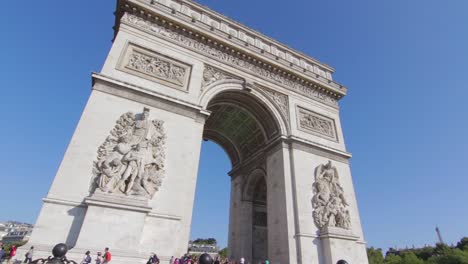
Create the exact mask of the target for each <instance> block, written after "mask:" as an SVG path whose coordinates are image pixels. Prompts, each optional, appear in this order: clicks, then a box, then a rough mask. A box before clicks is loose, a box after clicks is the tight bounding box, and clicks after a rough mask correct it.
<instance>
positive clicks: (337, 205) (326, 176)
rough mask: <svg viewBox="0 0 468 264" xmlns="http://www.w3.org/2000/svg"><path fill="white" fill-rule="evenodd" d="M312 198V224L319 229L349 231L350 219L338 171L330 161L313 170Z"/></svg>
mask: <svg viewBox="0 0 468 264" xmlns="http://www.w3.org/2000/svg"><path fill="white" fill-rule="evenodd" d="M312 189H313V193H314V196H313V198H312V207H313V208H314V212H313V217H314V222H315V224H316V225H317V227H319V228H324V227H339V228H343V229H350V224H351V218H350V215H349V210H348V209H347V208H348V203H347V202H346V199H345V197H344V191H343V188H342V187H341V185H340V183H339V178H338V171H337V170H336V167H334V166H332V164H331V161H328V163H327V164H321V165H319V166H317V168H316V169H315V182H314V184H313V185H312Z"/></svg>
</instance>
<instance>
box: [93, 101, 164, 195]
mask: <svg viewBox="0 0 468 264" xmlns="http://www.w3.org/2000/svg"><path fill="white" fill-rule="evenodd" d="M149 111H150V110H149V109H148V108H144V109H143V112H142V113H140V114H136V115H135V114H134V113H132V112H127V113H125V114H123V115H121V116H120V118H119V120H117V122H116V124H115V126H114V128H113V129H112V130H111V131H110V135H109V136H108V137H107V138H106V140H105V141H104V143H102V145H101V146H100V147H99V148H98V156H97V159H96V160H95V161H94V163H93V175H94V177H93V181H92V183H91V192H96V191H100V192H104V193H109V194H121V195H133V196H143V197H147V198H152V197H153V196H154V194H155V193H156V192H157V191H158V189H159V187H160V186H161V183H162V179H163V177H164V174H165V171H164V163H165V143H166V133H165V131H164V127H163V125H164V122H163V121H160V120H149V119H148V117H149Z"/></svg>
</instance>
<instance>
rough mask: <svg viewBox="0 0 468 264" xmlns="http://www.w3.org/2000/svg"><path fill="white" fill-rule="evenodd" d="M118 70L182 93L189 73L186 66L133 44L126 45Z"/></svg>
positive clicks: (185, 88)
mask: <svg viewBox="0 0 468 264" xmlns="http://www.w3.org/2000/svg"><path fill="white" fill-rule="evenodd" d="M118 69H119V70H122V71H125V72H128V73H131V74H133V75H137V76H140V77H142V78H145V79H149V80H151V81H155V82H158V83H161V84H164V85H167V86H169V87H172V88H176V89H180V90H184V91H186V90H187V86H188V81H189V77H190V72H191V66H190V65H188V64H185V63H182V62H179V61H176V60H174V59H170V58H168V57H166V56H164V55H161V54H159V53H156V52H154V51H150V50H147V49H145V48H142V47H138V46H136V45H133V44H130V45H128V47H127V50H126V52H125V54H124V56H123V58H122V59H121V62H120V63H119V68H118Z"/></svg>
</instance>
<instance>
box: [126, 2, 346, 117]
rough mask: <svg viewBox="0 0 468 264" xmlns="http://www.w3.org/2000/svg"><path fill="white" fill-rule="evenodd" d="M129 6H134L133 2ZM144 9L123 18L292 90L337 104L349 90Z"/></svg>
mask: <svg viewBox="0 0 468 264" xmlns="http://www.w3.org/2000/svg"><path fill="white" fill-rule="evenodd" d="M127 8H128V9H130V7H129V6H128V7H127ZM142 13H143V14H142ZM142 13H140V14H139V15H138V16H137V15H135V14H129V13H125V14H124V15H123V17H122V19H121V23H123V24H126V25H128V26H131V27H136V28H138V29H140V30H142V31H145V32H147V33H149V34H152V35H156V36H158V37H161V38H163V39H166V40H169V41H171V42H174V43H177V44H178V45H183V46H184V47H186V48H188V49H191V50H193V51H195V52H198V53H201V54H203V55H204V56H207V57H210V58H213V59H216V60H218V61H221V62H223V63H226V64H228V65H230V66H232V67H235V68H237V69H239V70H242V71H244V72H246V73H248V74H253V75H255V76H258V77H260V78H263V79H265V80H267V81H270V82H274V83H276V84H278V85H281V86H283V87H285V88H287V89H289V90H292V91H294V92H297V93H299V94H301V95H304V96H306V97H309V98H312V99H314V100H317V101H319V102H322V103H325V104H327V105H329V106H332V107H335V108H337V107H338V102H337V100H338V99H340V98H341V97H342V96H343V95H344V94H345V92H344V91H339V90H337V89H334V88H331V87H325V86H321V85H319V84H317V83H314V82H311V81H307V79H304V78H301V77H299V76H297V75H294V74H291V73H290V72H287V71H284V70H282V69H279V68H277V67H275V66H273V65H271V64H269V63H265V62H264V61H261V60H259V59H257V58H254V57H252V56H248V55H246V54H245V53H241V52H240V51H239V50H237V49H235V48H232V47H229V46H225V45H223V44H221V43H218V42H216V41H213V40H211V39H208V38H207V37H205V36H202V35H200V34H198V33H195V32H193V31H191V30H189V29H186V28H183V27H181V26H180V25H176V24H174V23H172V22H168V21H167V20H165V19H164V18H160V17H158V16H152V15H151V16H150V15H149V14H146V15H145V16H144V17H142V16H143V15H144V14H145V13H144V11H142Z"/></svg>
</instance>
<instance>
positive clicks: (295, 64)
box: [116, 0, 344, 88]
mask: <svg viewBox="0 0 468 264" xmlns="http://www.w3.org/2000/svg"><path fill="white" fill-rule="evenodd" d="M126 3H128V4H134V5H138V6H144V7H145V8H151V9H157V10H158V11H161V12H164V13H166V14H167V15H168V16H170V17H172V18H177V19H179V20H181V21H186V22H189V23H190V24H191V25H192V26H193V27H195V28H197V29H200V30H202V31H210V32H211V33H212V34H214V35H216V36H219V37H222V38H223V39H225V40H226V41H227V42H228V43H231V44H233V45H241V46H244V47H246V48H247V49H248V50H250V51H253V52H255V53H259V54H260V53H261V56H263V57H265V58H270V59H274V60H276V61H277V63H279V64H282V65H284V66H286V67H290V68H293V69H294V70H296V71H298V72H300V73H304V74H305V75H308V76H310V77H313V78H317V79H318V80H321V81H325V82H327V81H330V83H331V84H332V85H335V86H336V87H338V88H340V87H341V85H339V84H338V83H335V82H331V81H332V73H333V72H334V69H333V68H332V67H330V66H328V65H326V64H324V63H321V62H319V61H317V60H316V59H314V58H312V57H309V56H308V55H306V54H304V53H302V52H299V51H296V50H294V49H291V48H289V47H287V46H286V45H284V44H282V43H280V42H278V41H276V40H274V39H272V38H269V37H267V36H265V35H263V34H261V33H259V32H257V31H255V30H252V29H250V28H249V27H247V26H245V25H242V24H241V23H238V22H236V21H234V20H232V19H230V18H228V17H226V16H224V15H222V14H219V13H217V12H215V11H213V10H211V9H209V8H208V7H206V6H203V5H200V4H198V3H196V2H195V1H189V0H120V1H119V3H118V10H117V14H118V15H119V11H120V10H119V7H120V6H122V5H125V4H126ZM120 15H121V14H120ZM118 17H119V16H118ZM116 22H117V23H116V24H117V27H118V22H119V21H116ZM343 88H344V87H343Z"/></svg>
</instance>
